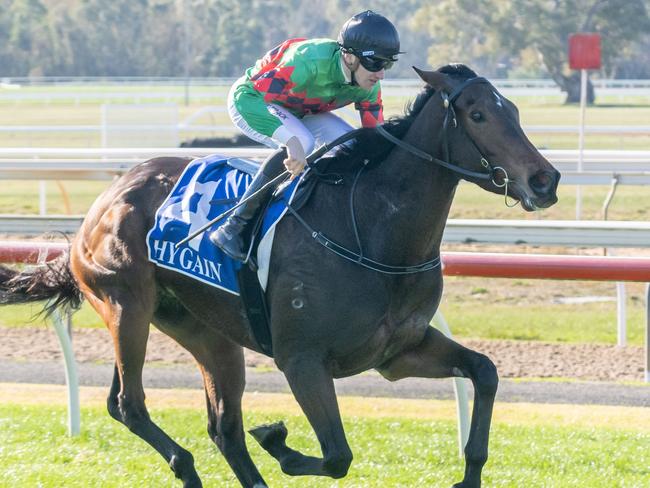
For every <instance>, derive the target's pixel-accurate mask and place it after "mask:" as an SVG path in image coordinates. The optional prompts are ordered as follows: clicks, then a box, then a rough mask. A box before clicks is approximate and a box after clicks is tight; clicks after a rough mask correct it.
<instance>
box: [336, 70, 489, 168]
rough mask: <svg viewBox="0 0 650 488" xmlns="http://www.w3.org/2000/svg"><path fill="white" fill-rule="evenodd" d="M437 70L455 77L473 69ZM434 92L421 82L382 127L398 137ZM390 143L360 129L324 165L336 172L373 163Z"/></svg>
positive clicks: (466, 75)
mask: <svg viewBox="0 0 650 488" xmlns="http://www.w3.org/2000/svg"><path fill="white" fill-rule="evenodd" d="M437 71H438V72H440V73H444V74H446V75H448V76H451V77H452V78H457V79H458V80H467V79H469V78H474V77H476V73H475V72H474V71H473V70H471V69H470V68H468V67H467V66H465V65H464V64H448V65H446V66H443V67H441V68H438V70H437ZM434 93H435V89H434V88H432V87H431V86H429V85H425V86H424V88H423V89H422V91H421V92H420V93H419V94H418V95H417V97H416V98H415V100H413V101H409V102H408V103H407V105H406V108H405V110H404V115H402V116H398V117H391V118H390V119H389V120H388V121H386V122H385V123H384V124H383V126H382V127H383V128H384V129H386V131H388V132H390V133H391V134H392V135H394V136H395V137H397V138H398V139H402V138H403V137H404V136H405V135H406V133H407V132H408V130H409V129H410V128H411V125H412V124H413V121H415V119H416V118H417V116H418V114H419V113H420V112H421V111H422V109H423V108H424V106H425V105H426V103H427V102H428V101H429V99H430V98H431V96H432V95H433V94H434ZM393 146H394V144H393V143H392V142H390V141H389V140H388V139H386V138H385V137H383V136H382V135H381V134H378V133H377V131H375V130H374V129H371V128H368V129H361V130H360V131H359V134H358V136H357V137H356V138H355V140H354V142H353V143H352V144H350V145H348V146H342V147H341V149H340V150H339V151H338V152H337V153H336V158H335V159H332V160H331V162H330V164H329V166H328V169H329V170H330V171H336V172H348V171H351V170H354V169H355V168H358V167H359V165H361V164H362V162H363V161H365V160H368V161H369V162H370V163H377V162H379V161H382V160H383V159H385V157H386V156H387V155H388V153H389V152H390V151H391V150H392V149H393Z"/></svg>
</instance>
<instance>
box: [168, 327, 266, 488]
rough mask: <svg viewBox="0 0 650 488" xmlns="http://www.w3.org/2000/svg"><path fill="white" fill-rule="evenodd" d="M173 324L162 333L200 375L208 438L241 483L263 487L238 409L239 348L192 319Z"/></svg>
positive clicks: (242, 380)
mask: <svg viewBox="0 0 650 488" xmlns="http://www.w3.org/2000/svg"><path fill="white" fill-rule="evenodd" d="M190 322H192V323H190ZM157 325H158V326H159V327H161V326H164V324H157ZM175 325H176V326H175V327H173V328H169V329H165V332H166V333H168V334H169V335H170V336H171V337H173V338H174V339H175V340H176V341H177V342H178V343H180V344H181V345H182V346H183V347H185V348H186V349H187V350H188V351H190V352H191V353H192V355H193V356H194V358H195V359H196V361H197V363H198V365H199V368H200V370H201V374H202V375H203V384H204V387H205V396H206V403H207V408H208V434H209V435H210V439H212V441H214V443H215V444H216V445H217V447H218V448H219V450H220V451H221V453H222V454H223V456H224V458H226V461H227V462H228V464H229V465H230V467H231V468H232V470H233V471H234V473H235V475H236V476H237V479H239V482H240V483H241V484H242V486H244V487H246V488H263V487H265V486H266V483H265V482H264V479H263V478H262V476H261V475H260V473H259V471H258V470H257V468H256V467H255V464H254V463H253V461H252V459H251V457H250V455H249V453H248V449H247V448H246V440H245V434H244V425H243V419H242V410H241V399H242V396H243V394H244V386H245V364H244V353H243V349H242V347H241V346H239V345H238V344H235V343H233V342H232V341H230V340H229V339H227V338H226V337H224V336H222V335H221V334H219V333H218V332H216V331H215V330H212V329H208V328H206V327H201V326H198V325H197V324H196V322H194V321H193V320H191V319H190V320H184V321H182V322H180V321H178V320H176V321H175ZM181 331H182V335H181Z"/></svg>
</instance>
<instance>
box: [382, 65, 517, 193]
mask: <svg viewBox="0 0 650 488" xmlns="http://www.w3.org/2000/svg"><path fill="white" fill-rule="evenodd" d="M477 83H488V84H489V83H490V82H489V81H488V80H486V79H485V78H483V77H480V76H479V77H475V78H469V79H468V80H465V81H464V82H463V83H461V84H460V85H458V86H457V87H456V88H454V91H452V92H451V94H447V93H446V92H444V91H442V90H441V91H440V92H439V93H440V97H441V98H442V104H443V107H444V108H445V118H444V119H443V122H442V141H443V149H444V155H445V156H444V157H445V159H444V160H443V159H438V158H434V157H433V156H432V155H431V154H429V153H427V152H425V151H422V150H421V149H418V148H417V147H415V146H413V145H411V144H409V143H408V142H404V141H402V140H401V139H398V138H397V137H395V136H394V135H392V134H391V133H390V132H388V131H387V130H386V129H384V128H383V127H381V126H377V127H376V128H375V129H376V130H377V132H378V133H379V134H381V135H382V136H384V137H385V138H386V139H388V140H389V141H390V142H392V143H393V144H395V145H396V146H399V147H401V148H402V149H405V150H406V151H408V152H410V153H411V154H414V155H415V156H418V157H419V158H422V159H424V160H426V161H429V162H432V163H435V164H437V165H439V166H442V167H444V168H447V169H449V170H451V171H453V172H454V173H457V174H459V175H461V176H465V177H468V178H473V179H476V180H487V181H490V182H491V183H492V184H493V185H494V186H496V187H497V188H504V187H505V188H506V194H507V191H508V190H507V188H508V182H509V179H508V173H507V172H506V170H505V169H504V168H502V167H501V166H492V165H491V164H490V163H489V161H488V160H487V158H486V157H485V156H483V153H482V152H481V150H480V149H479V148H478V146H477V145H476V143H475V142H474V140H473V139H472V138H471V137H469V135H468V139H469V141H470V142H471V144H472V146H474V149H476V152H477V153H478V154H479V155H480V156H481V161H480V163H481V166H482V167H484V168H485V169H486V170H487V172H482V171H471V170H468V169H465V168H461V167H460V166H458V165H455V164H453V163H451V162H450V159H451V158H450V157H449V139H448V137H447V135H448V132H449V129H450V126H453V128H454V129H456V128H457V127H458V119H457V117H456V111H455V109H454V102H455V101H456V99H457V98H458V97H459V96H460V94H461V93H462V92H463V90H464V89H465V88H467V87H468V86H470V85H475V84H477ZM499 171H501V172H502V173H503V182H502V183H498V182H497V181H496V179H495V178H496V175H497V173H498V172H499Z"/></svg>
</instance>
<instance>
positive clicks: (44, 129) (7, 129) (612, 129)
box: [0, 102, 650, 136]
mask: <svg viewBox="0 0 650 488" xmlns="http://www.w3.org/2000/svg"><path fill="white" fill-rule="evenodd" d="M138 103H141V102H138ZM224 111H225V108H224ZM118 127H119V130H121V131H132V132H136V133H137V132H140V133H148V132H155V131H160V130H161V125H160V124H158V125H147V124H137V125H136V124H131V125H128V124H125V125H119V126H118ZM167 129H173V130H176V131H178V132H181V133H182V132H188V133H207V134H235V132H236V131H235V129H234V127H233V125H232V124H185V123H179V124H174V125H172V126H169V127H167ZM523 129H524V132H526V133H527V134H548V135H553V134H578V132H579V130H580V127H579V126H578V125H525V126H523ZM104 130H105V126H103V125H98V124H84V125H0V134H57V133H61V134H64V133H74V134H98V135H99V134H101V133H102V131H104ZM585 134H587V135H594V134H608V135H619V136H623V135H624V136H650V125H587V126H585Z"/></svg>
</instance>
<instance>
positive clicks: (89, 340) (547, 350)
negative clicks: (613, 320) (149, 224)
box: [0, 327, 644, 381]
mask: <svg viewBox="0 0 650 488" xmlns="http://www.w3.org/2000/svg"><path fill="white" fill-rule="evenodd" d="M0 337H1V338H2V340H0V360H5V361H7V360H8V361H40V360H43V361H47V360H53V359H58V358H60V357H61V352H60V347H59V344H58V340H57V338H56V334H55V333H54V331H53V330H52V329H48V328H44V327H39V328H36V327H25V328H6V327H0ZM461 342H463V343H464V344H465V345H466V346H467V347H470V348H472V349H475V350H478V351H480V352H483V353H485V354H487V355H488V356H489V357H490V358H492V360H493V361H494V362H495V363H496V365H497V367H498V369H499V376H500V377H501V378H549V377H563V378H571V379H578V380H598V381H630V380H631V381H641V380H642V378H643V365H644V351H643V348H641V347H637V346H627V347H622V348H620V347H617V346H607V345H594V344H558V343H553V344H547V343H541V342H528V341H491V340H463V341H461ZM73 343H74V351H75V356H76V358H77V360H78V361H79V362H82V363H97V362H100V363H102V362H108V363H111V362H113V347H112V343H111V340H110V337H109V335H108V332H107V331H106V330H102V329H78V330H75V331H74V337H73ZM147 360H148V361H150V362H164V363H181V364H183V363H192V362H193V360H192V358H191V357H190V355H189V354H188V353H187V352H185V351H184V350H183V349H182V348H181V347H180V346H178V345H177V344H176V343H174V342H173V341H172V340H171V339H169V338H168V337H167V336H165V335H163V334H161V333H160V332H157V331H152V333H151V337H150V340H149V347H148V354H147ZM246 362H247V365H248V366H253V367H254V366H273V362H272V360H270V359H269V358H267V357H265V356H262V355H259V354H255V353H247V355H246Z"/></svg>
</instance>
